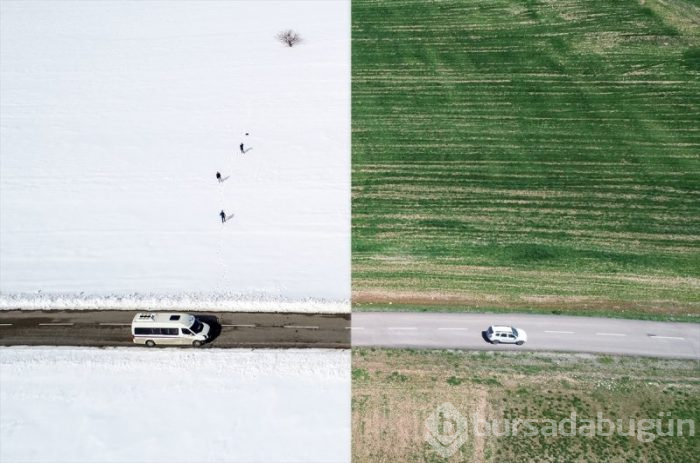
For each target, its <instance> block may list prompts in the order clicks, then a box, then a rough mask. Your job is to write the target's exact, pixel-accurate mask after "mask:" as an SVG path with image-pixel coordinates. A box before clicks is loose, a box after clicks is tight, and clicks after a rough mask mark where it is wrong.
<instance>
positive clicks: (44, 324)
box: [39, 323, 75, 326]
mask: <svg viewBox="0 0 700 463" xmlns="http://www.w3.org/2000/svg"><path fill="white" fill-rule="evenodd" d="M73 325H75V323H39V326H73Z"/></svg>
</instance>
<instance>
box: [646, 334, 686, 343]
mask: <svg viewBox="0 0 700 463" xmlns="http://www.w3.org/2000/svg"><path fill="white" fill-rule="evenodd" d="M649 337H650V338H656V339H677V340H678V341H683V340H685V338H681V337H680V336H657V335H655V334H652V335H651V336H649Z"/></svg>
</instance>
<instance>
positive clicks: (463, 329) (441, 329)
mask: <svg viewBox="0 0 700 463" xmlns="http://www.w3.org/2000/svg"><path fill="white" fill-rule="evenodd" d="M468 329H469V328H438V330H440V331H467V330H468Z"/></svg>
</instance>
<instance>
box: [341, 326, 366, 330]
mask: <svg viewBox="0 0 700 463" xmlns="http://www.w3.org/2000/svg"><path fill="white" fill-rule="evenodd" d="M345 329H346V330H364V329H365V327H364V326H346V327H345Z"/></svg>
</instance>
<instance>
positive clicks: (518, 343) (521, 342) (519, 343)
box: [516, 341, 525, 346]
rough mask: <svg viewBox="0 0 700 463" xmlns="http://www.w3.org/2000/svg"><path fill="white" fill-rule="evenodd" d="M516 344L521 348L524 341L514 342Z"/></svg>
mask: <svg viewBox="0 0 700 463" xmlns="http://www.w3.org/2000/svg"><path fill="white" fill-rule="evenodd" d="M516 344H517V345H519V346H522V345H523V344H525V341H518V342H516Z"/></svg>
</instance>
